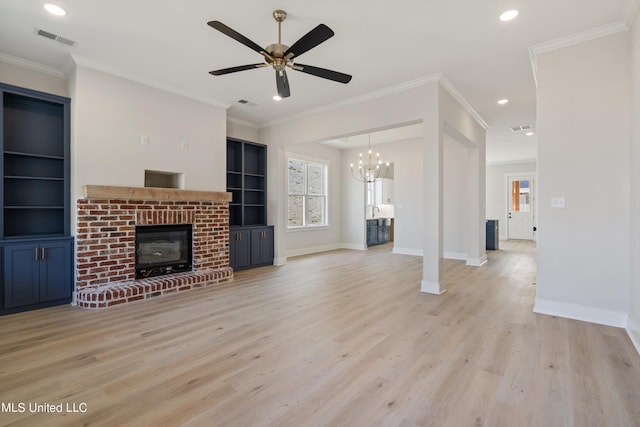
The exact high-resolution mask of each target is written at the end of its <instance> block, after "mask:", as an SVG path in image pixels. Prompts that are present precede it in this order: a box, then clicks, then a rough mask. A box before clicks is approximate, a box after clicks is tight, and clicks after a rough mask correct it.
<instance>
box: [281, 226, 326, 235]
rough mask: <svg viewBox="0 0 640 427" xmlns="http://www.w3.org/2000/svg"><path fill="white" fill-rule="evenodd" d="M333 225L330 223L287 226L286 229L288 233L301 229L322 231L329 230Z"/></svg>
mask: <svg viewBox="0 0 640 427" xmlns="http://www.w3.org/2000/svg"><path fill="white" fill-rule="evenodd" d="M330 228H331V227H330V226H328V225H318V226H316V227H287V229H286V230H285V231H286V232H287V233H298V232H301V231H321V230H329V229H330Z"/></svg>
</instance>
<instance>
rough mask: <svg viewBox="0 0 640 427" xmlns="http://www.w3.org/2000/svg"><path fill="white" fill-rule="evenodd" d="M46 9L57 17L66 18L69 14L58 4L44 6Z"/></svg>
mask: <svg viewBox="0 0 640 427" xmlns="http://www.w3.org/2000/svg"><path fill="white" fill-rule="evenodd" d="M44 8H45V9H46V10H47V12H49V13H50V14H52V15H56V16H64V15H66V14H67V11H66V10H64V9H63V8H61V7H60V6H58V5H57V4H53V3H47V4H45V5H44Z"/></svg>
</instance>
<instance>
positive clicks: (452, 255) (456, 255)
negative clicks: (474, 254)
mask: <svg viewBox="0 0 640 427" xmlns="http://www.w3.org/2000/svg"><path fill="white" fill-rule="evenodd" d="M442 258H444V259H457V260H458V261H466V260H467V254H465V253H462V252H449V251H444V252H442Z"/></svg>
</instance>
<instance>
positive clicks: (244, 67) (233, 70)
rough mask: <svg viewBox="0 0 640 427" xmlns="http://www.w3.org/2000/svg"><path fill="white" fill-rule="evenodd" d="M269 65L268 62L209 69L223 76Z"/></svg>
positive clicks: (216, 74)
mask: <svg viewBox="0 0 640 427" xmlns="http://www.w3.org/2000/svg"><path fill="white" fill-rule="evenodd" d="M261 67H268V65H267V64H249V65H239V66H237V67H229V68H223V69H221V70H214V71H209V74H211V75H212V76H222V75H223V74H229V73H237V72H238V71H244V70H251V69H254V68H261Z"/></svg>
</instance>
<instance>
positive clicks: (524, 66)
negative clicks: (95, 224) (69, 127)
mask: <svg viewBox="0 0 640 427" xmlns="http://www.w3.org/2000/svg"><path fill="white" fill-rule="evenodd" d="M52 2H55V3H57V4H59V5H60V6H62V7H64V8H65V9H66V10H67V12H68V14H67V16H65V17H55V16H52V15H50V14H48V13H47V12H46V11H45V10H44V9H43V7H42V5H43V3H45V1H41V0H2V1H1V2H0V53H1V54H3V55H0V60H3V58H4V60H5V61H11V60H13V59H15V58H22V59H25V60H27V61H32V62H35V63H38V64H43V65H45V66H47V67H50V68H48V69H49V70H50V71H52V72H54V73H55V70H58V71H63V70H65V69H69V67H70V64H72V62H71V56H72V55H73V59H74V61H75V62H77V63H80V64H84V65H87V66H90V67H93V68H97V69H100V70H103V71H107V72H110V73H112V74H116V75H120V76H123V77H126V78H130V79H132V80H137V81H140V82H143V83H146V84H149V85H152V86H155V87H159V88H163V89H165V90H169V91H172V92H176V93H180V94H183V95H187V96H191V97H194V98H196V99H200V100H205V101H207V102H211V103H214V104H217V105H228V106H230V108H229V110H228V113H229V116H230V117H233V118H236V119H240V120H244V121H249V122H252V123H255V124H257V125H259V126H263V125H266V124H268V123H270V122H273V121H278V120H283V119H286V118H288V117H292V116H295V115H298V114H301V113H303V112H306V111H310V110H313V109H317V108H320V107H324V106H327V105H331V104H333V103H337V102H340V101H344V100H347V99H350V98H354V97H359V96H363V95H365V94H368V93H371V92H374V91H377V90H380V89H384V88H389V87H393V86H396V85H400V84H403V83H406V82H409V81H412V80H415V79H420V78H425V77H427V76H431V75H434V74H438V73H442V74H444V76H446V77H447V78H448V80H449V81H450V82H451V83H452V84H453V85H454V86H455V88H456V89H457V90H458V91H459V92H460V93H461V94H462V96H463V97H464V98H465V99H466V100H467V102H468V103H469V104H470V105H471V106H472V108H473V109H474V110H475V111H476V112H477V113H478V114H479V115H480V116H481V117H482V118H483V119H484V121H485V122H486V123H487V124H488V125H489V130H488V133H487V161H489V162H502V161H513V160H516V159H531V158H535V155H536V137H535V136H533V137H526V136H524V135H523V134H512V132H511V130H510V127H511V126H514V125H522V124H532V125H534V127H535V122H536V120H535V83H534V78H533V73H532V67H531V62H530V57H529V48H531V47H532V46H535V45H539V44H541V43H546V42H549V41H552V40H556V39H560V38H564V37H568V36H572V35H575V34H578V33H583V32H589V31H593V30H595V29H598V28H601V27H603V26H609V27H608V28H611V27H615V26H616V25H617V26H618V28H619V27H622V26H625V25H628V23H629V22H631V19H632V17H633V14H634V13H635V11H636V10H637V7H638V0H588V1H585V0H535V1H531V0H529V1H527V0H404V1H401V2H390V1H388V0H366V1H365V0H351V1H338V0H323V1H311V0H306V1H303V0H280V1H272V0H243V1H215V0H208V1H202V0H191V1H183V2H178V1H175V0H173V1H168V0H134V1H131V0H129V1H124V0H109V1H107V0H102V1H100V0H93V1H87V0H60V1H57V0H52ZM275 9H284V10H285V11H286V12H287V13H288V18H287V20H286V21H285V22H284V23H283V27H282V38H283V40H282V42H283V43H284V44H287V45H291V44H293V42H295V41H296V40H297V39H298V38H300V37H301V36H303V35H304V34H305V33H306V32H308V31H309V30H311V29H312V28H313V27H315V26H316V25H318V24H319V23H324V24H326V25H328V26H329V27H330V28H331V29H333V30H334V31H335V34H336V35H335V36H334V37H333V38H331V39H329V40H328V41H326V42H325V43H323V44H321V45H320V46H318V47H316V48H314V49H313V50H311V51H309V52H307V53H305V54H304V55H302V56H301V62H302V63H305V64H309V65H314V66H318V67H322V68H329V69H333V70H336V71H340V72H343V73H347V74H351V75H353V80H352V81H351V82H350V83H349V84H347V85H343V84H340V83H335V82H332V81H329V80H324V79H321V78H317V77H314V76H310V75H307V74H303V73H300V72H296V71H292V70H289V71H288V77H289V83H290V86H291V97H290V98H286V99H285V100H283V101H281V102H277V103H276V102H274V101H273V100H272V99H271V97H272V95H274V93H275V91H276V87H275V76H274V71H273V70H272V69H269V68H260V69H255V70H249V71H243V72H240V73H235V74H229V75H225V76H219V77H213V76H211V75H210V74H208V72H209V71H211V70H215V69H220V68H226V67H232V66H236V65H244V64H251V63H258V62H261V57H260V55H259V54H257V53H256V52H254V51H253V50H251V49H249V48H247V47H245V46H243V45H241V44H240V43H238V42H236V41H235V40H232V39H231V38H229V37H227V36H225V35H223V34H222V33H220V32H218V31H216V30H214V29H212V28H210V27H209V26H207V24H206V23H207V22H208V21H211V20H219V21H221V22H223V23H225V24H226V25H228V26H229V27H231V28H233V29H234V30H236V31H238V32H239V33H242V34H243V35H245V36H247V37H248V38H249V39H251V40H253V41H254V42H256V43H257V44H258V45H261V46H266V45H268V44H271V43H275V42H277V23H276V22H275V21H274V20H273V18H272V16H271V14H272V12H273V10H275ZM508 9H518V10H519V11H520V15H519V16H518V18H516V20H514V21H512V22H508V23H504V22H501V21H499V19H498V15H499V14H500V13H501V12H503V11H505V10H508ZM36 27H37V28H41V29H43V30H46V31H49V32H52V33H56V34H59V35H61V36H63V37H66V38H68V39H72V40H74V41H76V42H77V44H76V46H75V47H68V46H65V45H63V44H60V43H57V42H55V41H51V40H48V39H45V38H42V37H37V36H36V35H35V29H36ZM0 80H1V77H0ZM503 97H506V98H509V99H510V102H509V103H508V104H507V105H505V106H499V105H497V104H496V101H497V100H498V99H500V98H503ZM240 99H246V100H248V101H251V102H252V103H254V104H256V105H255V106H244V105H241V104H239V103H238V102H237V101H238V100H240Z"/></svg>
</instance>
